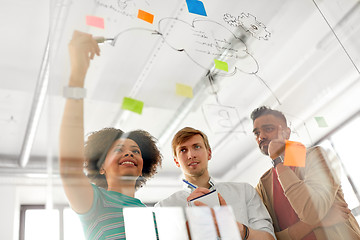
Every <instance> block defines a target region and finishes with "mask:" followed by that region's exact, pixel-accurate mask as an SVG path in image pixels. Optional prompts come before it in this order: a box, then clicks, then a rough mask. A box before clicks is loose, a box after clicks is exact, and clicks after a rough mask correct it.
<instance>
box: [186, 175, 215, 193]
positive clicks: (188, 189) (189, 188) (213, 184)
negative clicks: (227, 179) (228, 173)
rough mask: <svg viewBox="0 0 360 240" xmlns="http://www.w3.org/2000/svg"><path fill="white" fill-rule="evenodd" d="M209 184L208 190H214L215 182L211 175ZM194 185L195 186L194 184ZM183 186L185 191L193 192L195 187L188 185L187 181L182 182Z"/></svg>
mask: <svg viewBox="0 0 360 240" xmlns="http://www.w3.org/2000/svg"><path fill="white" fill-rule="evenodd" d="M209 184H210V188H209V190H210V191H212V190H215V184H216V182H215V181H214V179H213V178H212V177H210V179H209ZM194 186H196V185H195V184H194ZM196 187H197V186H196ZM183 188H184V190H185V191H187V192H193V191H194V190H195V188H193V187H192V186H190V185H188V184H187V183H185V182H183Z"/></svg>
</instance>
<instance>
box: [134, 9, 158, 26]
mask: <svg viewBox="0 0 360 240" xmlns="http://www.w3.org/2000/svg"><path fill="white" fill-rule="evenodd" d="M137 17H138V18H140V19H141V20H144V21H146V22H149V23H151V24H152V23H153V21H154V15H152V14H151V13H148V12H145V11H143V10H140V9H139V12H138V15H137Z"/></svg>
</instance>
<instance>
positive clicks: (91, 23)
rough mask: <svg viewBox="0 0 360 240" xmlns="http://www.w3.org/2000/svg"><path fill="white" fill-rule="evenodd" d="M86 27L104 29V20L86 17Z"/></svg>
mask: <svg viewBox="0 0 360 240" xmlns="http://www.w3.org/2000/svg"><path fill="white" fill-rule="evenodd" d="M86 25H89V26H92V27H98V28H104V27H105V24H104V19H103V18H101V17H96V16H86Z"/></svg>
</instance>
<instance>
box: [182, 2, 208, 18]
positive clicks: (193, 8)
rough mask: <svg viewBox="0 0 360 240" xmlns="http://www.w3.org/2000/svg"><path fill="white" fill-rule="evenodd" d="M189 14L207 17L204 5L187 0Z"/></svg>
mask: <svg viewBox="0 0 360 240" xmlns="http://www.w3.org/2000/svg"><path fill="white" fill-rule="evenodd" d="M186 4H187V7H188V11H189V13H194V14H198V15H201V16H207V15H206V11H205V7H204V4H203V3H202V2H201V1H197V0H186Z"/></svg>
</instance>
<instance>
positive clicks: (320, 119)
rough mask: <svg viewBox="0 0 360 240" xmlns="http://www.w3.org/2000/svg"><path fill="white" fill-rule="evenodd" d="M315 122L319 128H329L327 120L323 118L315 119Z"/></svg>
mask: <svg viewBox="0 0 360 240" xmlns="http://www.w3.org/2000/svg"><path fill="white" fill-rule="evenodd" d="M315 120H316V122H317V124H318V126H319V127H321V128H325V127H328V125H327V123H326V121H325V118H323V117H315Z"/></svg>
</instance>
